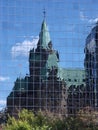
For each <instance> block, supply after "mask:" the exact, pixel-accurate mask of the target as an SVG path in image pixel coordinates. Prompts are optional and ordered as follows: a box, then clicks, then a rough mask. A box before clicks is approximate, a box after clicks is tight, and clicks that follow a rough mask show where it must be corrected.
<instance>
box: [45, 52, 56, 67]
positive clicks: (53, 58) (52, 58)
mask: <svg viewBox="0 0 98 130" xmlns="http://www.w3.org/2000/svg"><path fill="white" fill-rule="evenodd" d="M52 67H56V68H58V58H57V55H56V52H55V51H53V53H52V54H49V56H48V60H47V68H49V69H52Z"/></svg>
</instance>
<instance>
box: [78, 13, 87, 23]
mask: <svg viewBox="0 0 98 130" xmlns="http://www.w3.org/2000/svg"><path fill="white" fill-rule="evenodd" d="M80 19H81V20H82V21H84V20H87V17H86V16H85V15H84V12H83V11H80Z"/></svg>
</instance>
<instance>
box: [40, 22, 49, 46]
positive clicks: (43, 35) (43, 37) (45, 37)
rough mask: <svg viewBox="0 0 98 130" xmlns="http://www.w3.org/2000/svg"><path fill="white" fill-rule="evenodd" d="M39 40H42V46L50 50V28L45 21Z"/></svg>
mask: <svg viewBox="0 0 98 130" xmlns="http://www.w3.org/2000/svg"><path fill="white" fill-rule="evenodd" d="M39 39H40V45H41V46H42V47H43V48H44V49H47V48H48V43H49V42H50V34H49V31H48V27H47V24H46V21H45V20H43V22H42V26H41V32H40V35H39Z"/></svg>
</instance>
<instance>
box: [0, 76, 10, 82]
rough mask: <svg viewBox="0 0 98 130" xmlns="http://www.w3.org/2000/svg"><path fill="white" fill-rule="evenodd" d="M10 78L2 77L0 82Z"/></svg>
mask: <svg viewBox="0 0 98 130" xmlns="http://www.w3.org/2000/svg"><path fill="white" fill-rule="evenodd" d="M9 79H10V77H4V76H0V81H6V80H9Z"/></svg>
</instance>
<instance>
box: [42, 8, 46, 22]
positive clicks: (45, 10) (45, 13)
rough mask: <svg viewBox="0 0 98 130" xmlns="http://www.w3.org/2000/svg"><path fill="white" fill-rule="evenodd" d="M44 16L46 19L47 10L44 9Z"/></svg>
mask: <svg viewBox="0 0 98 130" xmlns="http://www.w3.org/2000/svg"><path fill="white" fill-rule="evenodd" d="M43 15H44V19H45V18H46V10H45V8H44V9H43Z"/></svg>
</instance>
